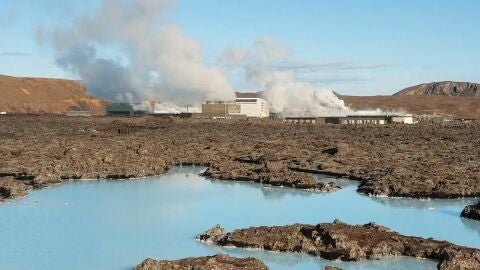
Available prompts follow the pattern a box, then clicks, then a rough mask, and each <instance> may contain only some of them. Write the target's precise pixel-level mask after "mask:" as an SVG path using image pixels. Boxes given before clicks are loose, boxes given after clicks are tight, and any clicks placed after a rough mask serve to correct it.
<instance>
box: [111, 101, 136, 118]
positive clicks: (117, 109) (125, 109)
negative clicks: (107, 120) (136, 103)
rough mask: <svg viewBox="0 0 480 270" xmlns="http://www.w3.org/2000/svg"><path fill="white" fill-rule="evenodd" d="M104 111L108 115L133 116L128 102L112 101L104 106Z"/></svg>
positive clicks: (131, 107)
mask: <svg viewBox="0 0 480 270" xmlns="http://www.w3.org/2000/svg"><path fill="white" fill-rule="evenodd" d="M106 112H107V115H109V116H133V115H134V110H133V106H132V105H131V104H130V103H125V102H113V103H109V104H107V106H106Z"/></svg>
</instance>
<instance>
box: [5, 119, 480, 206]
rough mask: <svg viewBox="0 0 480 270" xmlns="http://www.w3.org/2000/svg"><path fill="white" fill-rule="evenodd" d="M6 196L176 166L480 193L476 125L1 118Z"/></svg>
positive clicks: (270, 181) (424, 192)
mask: <svg viewBox="0 0 480 270" xmlns="http://www.w3.org/2000/svg"><path fill="white" fill-rule="evenodd" d="M0 127H1V131H0V139H1V140H2V144H1V145H0V155H1V156H2V157H3V158H2V159H1V160H0V199H5V198H15V197H18V196H23V195H25V194H27V193H28V191H29V190H31V189H38V188H42V187H46V186H49V185H52V184H56V183H61V182H63V181H66V180H68V179H105V178H107V179H117V178H133V177H148V176H155V175H161V174H163V173H165V172H166V171H167V170H168V169H169V168H170V167H171V166H174V165H177V164H202V165H206V166H208V167H209V168H208V170H207V171H206V172H205V173H204V175H205V176H206V177H209V178H216V179H223V180H236V181H252V182H258V183H262V184H265V185H274V186H279V185H281V186H287V187H292V188H301V189H311V190H317V191H334V190H336V189H337V188H338V187H337V186H336V185H335V184H323V183H319V182H317V181H316V180H315V179H314V178H313V176H312V175H311V174H310V173H323V174H328V175H333V176H337V177H347V178H350V179H355V180H357V181H359V182H360V186H359V188H358V191H359V192H362V193H365V194H372V195H381V196H396V197H413V198H425V197H432V198H459V197H475V196H480V152H479V151H478V145H480V138H479V137H478V134H479V133H480V124H479V123H475V122H473V123H466V124H462V125H460V126H459V125H455V126H448V125H443V126H435V127H433V126H431V125H415V126H403V125H391V126H341V125H292V124H286V123H283V122H281V121H273V120H263V121H259V120H238V121H233V120H232V121H224V120H192V119H169V118H161V117H135V118H121V117H120V118H111V117H91V118H73V117H62V116H2V117H0Z"/></svg>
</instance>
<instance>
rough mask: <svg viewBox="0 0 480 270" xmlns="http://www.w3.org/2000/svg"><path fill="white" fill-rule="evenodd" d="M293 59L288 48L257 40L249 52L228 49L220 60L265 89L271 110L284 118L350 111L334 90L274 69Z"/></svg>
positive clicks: (232, 48) (265, 96)
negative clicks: (316, 85) (301, 80)
mask: <svg viewBox="0 0 480 270" xmlns="http://www.w3.org/2000/svg"><path fill="white" fill-rule="evenodd" d="M290 57H291V52H290V50H289V49H288V47H286V46H285V45H283V44H281V43H279V42H278V41H275V40H273V39H270V38H263V39H258V40H256V41H255V42H254V44H253V46H252V47H251V48H249V49H243V48H239V47H229V48H227V49H226V50H225V51H224V52H223V53H222V55H221V56H220V57H219V61H220V62H221V63H222V64H223V65H225V66H226V67H227V68H229V69H230V70H238V69H240V70H241V71H242V72H243V73H244V75H245V78H246V79H247V80H248V81H249V82H250V83H251V84H253V85H255V86H257V87H260V88H261V89H262V90H263V96H264V98H265V99H266V100H268V101H269V102H270V104H271V107H272V110H273V111H275V112H278V113H282V114H284V115H297V116H298V115H312V116H327V115H330V116H331V115H344V114H346V113H347V112H348V111H349V108H348V107H346V106H345V104H344V102H343V101H342V100H340V99H339V98H337V96H335V94H334V93H333V91H331V90H327V89H321V88H317V87H315V86H313V85H311V84H309V83H304V82H299V81H297V80H296V79H295V78H294V76H293V73H292V72H290V71H279V70H276V69H275V68H274V67H275V66H276V65H278V63H281V61H284V60H286V59H289V58H290Z"/></svg>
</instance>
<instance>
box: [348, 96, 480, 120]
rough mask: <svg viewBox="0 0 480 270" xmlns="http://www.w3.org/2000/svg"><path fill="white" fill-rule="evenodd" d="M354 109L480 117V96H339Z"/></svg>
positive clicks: (469, 117) (454, 116)
mask: <svg viewBox="0 0 480 270" xmlns="http://www.w3.org/2000/svg"><path fill="white" fill-rule="evenodd" d="M339 98H340V99H342V100H343V101H344V102H345V104H346V105H347V106H349V107H351V108H353V109H373V108H380V109H382V110H387V111H389V110H399V109H400V110H401V109H403V110H405V111H407V112H409V113H412V114H415V115H422V114H437V115H443V116H450V117H453V118H468V119H480V97H465V96H411V95H410V96H402V95H394V96H339Z"/></svg>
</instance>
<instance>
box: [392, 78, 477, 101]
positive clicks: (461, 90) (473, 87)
mask: <svg viewBox="0 0 480 270" xmlns="http://www.w3.org/2000/svg"><path fill="white" fill-rule="evenodd" d="M395 95H396V96H464V97H480V84H478V83H470V82H452V81H445V82H432V83H424V84H419V85H415V86H412V87H408V88H405V89H403V90H401V91H400V92H398V93H396V94H395Z"/></svg>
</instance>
